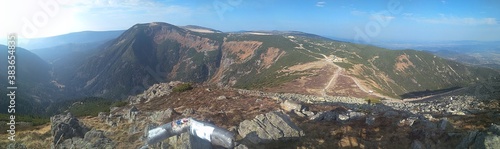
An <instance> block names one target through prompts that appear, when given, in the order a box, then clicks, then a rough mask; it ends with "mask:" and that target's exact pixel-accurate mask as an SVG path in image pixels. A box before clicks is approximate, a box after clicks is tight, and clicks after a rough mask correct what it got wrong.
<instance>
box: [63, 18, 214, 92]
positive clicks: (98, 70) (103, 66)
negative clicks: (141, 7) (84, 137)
mask: <svg viewBox="0 0 500 149" xmlns="http://www.w3.org/2000/svg"><path fill="white" fill-rule="evenodd" d="M201 35H202V34H200V35H198V33H196V32H191V31H188V30H185V29H182V28H179V27H177V26H173V25H170V24H166V23H151V24H138V25H135V26H133V27H132V28H130V29H129V30H127V31H126V32H124V33H123V34H122V35H121V36H120V37H118V38H117V39H115V40H113V41H111V43H110V44H109V45H105V46H104V47H103V48H102V49H100V50H99V51H97V53H96V54H95V55H94V56H93V57H90V58H88V59H87V60H86V63H85V64H83V65H81V66H80V67H79V68H78V71H77V72H76V73H75V77H74V78H73V80H71V81H70V82H68V83H67V84H70V85H71V86H75V87H77V90H78V91H81V92H86V93H89V94H93V95H104V96H108V95H109V96H112V97H118V95H121V94H125V95H128V94H134V93H137V91H141V90H142V89H144V88H147V87H149V86H150V85H152V84H153V82H163V81H166V80H183V81H193V82H203V81H205V80H207V79H208V77H209V76H210V75H211V74H213V73H214V71H215V70H216V68H217V67H218V61H219V57H220V51H219V50H218V49H219V46H220V44H221V41H222V36H213V37H210V36H207V37H202V36H201ZM216 35H222V34H216ZM132 92H134V93H132Z"/></svg>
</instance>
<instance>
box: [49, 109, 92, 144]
mask: <svg viewBox="0 0 500 149" xmlns="http://www.w3.org/2000/svg"><path fill="white" fill-rule="evenodd" d="M50 122H51V124H52V125H51V133H52V137H53V138H54V142H53V143H54V144H55V145H57V144H58V143H60V142H61V141H64V140H66V139H71V138H73V137H78V138H83V137H84V136H85V133H87V131H89V129H88V128H87V127H85V126H84V125H83V123H82V122H80V121H78V119H76V118H75V117H74V116H73V115H72V114H71V113H68V114H66V115H56V116H53V117H51V118H50Z"/></svg>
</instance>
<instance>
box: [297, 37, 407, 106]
mask: <svg viewBox="0 0 500 149" xmlns="http://www.w3.org/2000/svg"><path fill="white" fill-rule="evenodd" d="M290 41H292V42H294V43H297V41H294V40H290ZM297 44H299V43H297ZM298 48H299V49H303V50H305V51H307V52H308V53H311V54H317V55H322V56H323V59H320V58H318V57H315V56H313V55H309V54H306V55H308V56H312V57H315V58H316V59H320V60H322V61H323V62H324V63H326V64H328V65H332V66H334V67H336V68H337V70H336V71H335V72H334V73H333V75H332V77H331V79H330V81H329V82H328V84H326V85H325V87H324V88H323V90H321V95H322V96H323V97H326V96H328V95H327V94H326V91H327V89H328V88H330V87H331V86H334V85H335V84H336V83H337V78H338V77H339V75H342V76H346V77H348V78H350V79H352V80H353V81H354V83H355V84H356V86H358V88H359V89H360V90H361V91H363V92H365V93H367V94H370V95H374V96H377V97H379V98H385V99H386V101H387V102H403V101H402V100H399V99H395V98H392V97H388V96H385V95H382V94H379V93H375V92H371V91H370V90H368V89H366V88H365V86H363V85H362V84H361V83H359V80H358V79H357V78H355V77H351V76H348V75H344V74H343V73H342V72H343V68H342V67H340V66H338V65H336V64H335V63H333V60H332V59H331V58H330V57H328V56H326V55H325V54H322V53H316V52H313V51H311V50H309V49H306V48H304V47H303V46H302V44H299V47H298ZM303 54H305V53H303Z"/></svg>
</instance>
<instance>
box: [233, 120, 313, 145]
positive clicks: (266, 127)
mask: <svg viewBox="0 0 500 149" xmlns="http://www.w3.org/2000/svg"><path fill="white" fill-rule="evenodd" d="M238 133H239V134H240V136H242V137H243V138H244V139H246V140H248V141H250V142H251V143H254V144H262V143H269V142H271V141H278V140H280V141H285V140H296V139H299V138H300V137H302V136H304V135H305V134H304V132H303V131H302V130H301V129H300V128H299V127H297V126H296V125H295V124H294V123H293V122H292V121H291V119H290V117H288V116H287V115H285V114H283V113H281V112H269V113H266V114H261V115H257V116H256V117H255V118H254V119H253V120H245V121H243V122H241V123H240V125H239V128H238Z"/></svg>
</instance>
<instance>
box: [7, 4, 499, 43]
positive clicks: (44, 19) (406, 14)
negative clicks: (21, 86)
mask: <svg viewBox="0 0 500 149" xmlns="http://www.w3.org/2000/svg"><path fill="white" fill-rule="evenodd" d="M0 3H3V4H1V5H0V6H3V9H2V10H3V11H6V12H5V13H4V14H13V15H5V16H2V18H1V19H2V20H6V22H11V23H9V24H7V26H5V28H2V29H1V30H0V33H2V34H8V33H11V32H16V33H18V34H20V35H21V36H20V37H21V38H23V37H24V38H27V37H31V38H39V37H49V36H56V35H61V34H67V33H72V32H81V31H108V30H126V29H128V28H130V27H131V26H133V25H134V24H137V23H149V22H166V23H170V24H173V25H178V26H185V25H198V26H203V27H208V28H213V29H216V30H221V31H223V32H231V31H240V30H293V31H302V32H307V33H312V34H317V35H322V36H326V37H335V38H342V39H348V40H356V41H361V42H366V43H372V42H373V43H376V42H383V41H399V40H401V41H460V40H475V41H499V40H500V24H499V23H498V21H497V20H498V18H500V10H498V9H496V8H495V7H494V6H498V4H500V2H497V1H481V2H475V3H470V2H466V1H444V0H443V1H412V0H391V1H377V2H371V3H364V2H362V1H328V0H325V1H294V2H293V3H290V2H288V1H282V0H275V1H263V0H258V1H246V0H239V1H225V0H215V1H176V0H162V1H158V0H127V1H116V0H93V1H84V0H77V1H68V0H59V1H57V0H47V1H45V3H43V1H41V3H35V2H33V3H32V4H27V3H26V2H23V1H21V2H9V3H6V2H4V1H2V2H0ZM21 6H22V7H21ZM13 8H16V9H13ZM21 8H22V9H21ZM33 30H35V31H33Z"/></svg>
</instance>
